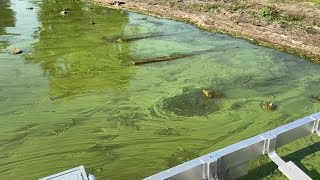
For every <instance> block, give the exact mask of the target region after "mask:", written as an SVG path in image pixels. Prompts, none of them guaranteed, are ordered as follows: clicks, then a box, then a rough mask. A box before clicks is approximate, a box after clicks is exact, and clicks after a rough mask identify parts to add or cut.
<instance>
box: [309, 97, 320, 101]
mask: <svg viewBox="0 0 320 180" xmlns="http://www.w3.org/2000/svg"><path fill="white" fill-rule="evenodd" d="M311 98H312V99H315V100H317V101H320V96H311Z"/></svg>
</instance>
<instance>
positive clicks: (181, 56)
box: [132, 54, 192, 65]
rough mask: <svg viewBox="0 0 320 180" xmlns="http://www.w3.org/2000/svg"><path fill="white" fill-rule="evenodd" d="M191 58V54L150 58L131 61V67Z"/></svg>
mask: <svg viewBox="0 0 320 180" xmlns="http://www.w3.org/2000/svg"><path fill="white" fill-rule="evenodd" d="M190 56H192V55H191V54H172V55H169V56H162V57H156V58H150V59H143V60H139V61H133V62H132V63H133V65H140V64H148V63H154V62H161V61H170V60H176V59H181V58H186V57H190Z"/></svg>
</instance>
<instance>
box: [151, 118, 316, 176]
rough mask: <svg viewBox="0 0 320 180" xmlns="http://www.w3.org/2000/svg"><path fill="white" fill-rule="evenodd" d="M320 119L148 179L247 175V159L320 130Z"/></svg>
mask: <svg viewBox="0 0 320 180" xmlns="http://www.w3.org/2000/svg"><path fill="white" fill-rule="evenodd" d="M319 120H320V112H319V113H316V114H313V115H311V116H308V117H305V118H302V119H299V120H296V121H294V122H291V123H289V124H286V125H284V126H281V127H278V128H276V129H273V130H270V131H268V132H265V133H263V134H260V135H257V136H254V137H252V138H249V139H246V140H244V141H241V142H238V143H236V144H233V145H231V146H228V147H225V148H223V149H220V150H217V151H214V152H212V153H209V154H206V155H204V156H201V157H199V158H196V159H194V160H191V161H188V162H186V163H183V164H181V165H178V166H176V167H173V168H171V169H168V170H165V171H163V172H160V173H158V174H155V175H153V176H150V177H147V178H145V179H148V180H159V179H174V180H180V179H181V180H182V179H184V180H188V179H235V178H238V177H240V176H242V175H244V173H247V171H246V170H244V169H243V168H241V165H242V164H243V163H246V162H248V161H249V160H252V159H254V158H257V157H258V156H260V155H263V154H267V153H269V152H272V151H274V150H275V149H276V148H278V147H281V146H283V145H285V144H288V143H290V142H292V141H294V140H297V139H299V138H302V137H304V136H306V135H309V134H311V133H314V132H317V133H318V134H320V133H319V132H320V130H319V128H320V127H319ZM278 162H279V163H280V165H284V164H285V162H282V161H280V160H279V161H278Z"/></svg>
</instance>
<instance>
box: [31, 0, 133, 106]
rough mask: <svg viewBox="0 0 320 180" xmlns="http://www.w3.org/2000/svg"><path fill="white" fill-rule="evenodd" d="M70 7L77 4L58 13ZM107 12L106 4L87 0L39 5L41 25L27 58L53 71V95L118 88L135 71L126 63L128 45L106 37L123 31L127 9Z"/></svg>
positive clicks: (115, 89)
mask: <svg viewBox="0 0 320 180" xmlns="http://www.w3.org/2000/svg"><path fill="white" fill-rule="evenodd" d="M65 7H72V8H71V10H70V12H69V13H68V14H67V15H65V16H62V15H61V14H60V13H59V12H60V11H61V10H62V9H63V8H65ZM108 14H109V13H108V11H106V10H105V9H103V8H95V9H90V6H89V5H88V6H87V5H84V4H82V3H72V2H69V3H65V2H54V1H43V3H42V4H41V5H40V11H39V16H38V17H39V20H40V21H41V25H42V26H41V29H42V30H41V31H40V33H39V42H37V43H35V44H34V46H33V47H34V52H33V53H32V54H31V55H30V56H28V57H27V59H30V61H32V62H34V63H39V64H40V66H41V68H42V69H43V71H44V74H45V75H48V76H49V79H50V92H49V96H50V99H51V100H57V99H62V98H66V97H69V96H74V95H78V94H82V93H90V92H104V91H106V90H107V89H110V90H113V91H118V90H119V89H120V88H123V87H125V86H126V84H128V79H129V78H130V77H131V76H133V75H134V70H133V69H132V68H131V67H128V66H126V65H124V64H126V62H127V61H128V58H127V57H128V56H129V54H130V50H129V45H128V44H112V43H106V42H104V41H103V40H102V39H101V37H102V35H108V36H112V35H115V34H123V33H124V32H123V31H124V29H123V27H124V26H125V25H126V24H127V23H128V17H127V16H126V13H113V14H112V18H110V17H106V16H108ZM95 21H97V22H95ZM104 21H105V22H104ZM90 22H95V24H93V23H90ZM107 22H108V23H107ZM111 24H112V25H111Z"/></svg>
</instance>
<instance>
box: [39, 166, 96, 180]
mask: <svg viewBox="0 0 320 180" xmlns="http://www.w3.org/2000/svg"><path fill="white" fill-rule="evenodd" d="M95 179H96V178H95V177H94V175H92V174H89V175H87V173H86V170H85V169H84V166H79V167H75V168H72V169H69V170H66V171H63V172H60V173H57V174H54V175H51V176H48V177H45V178H41V179H39V180H95Z"/></svg>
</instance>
